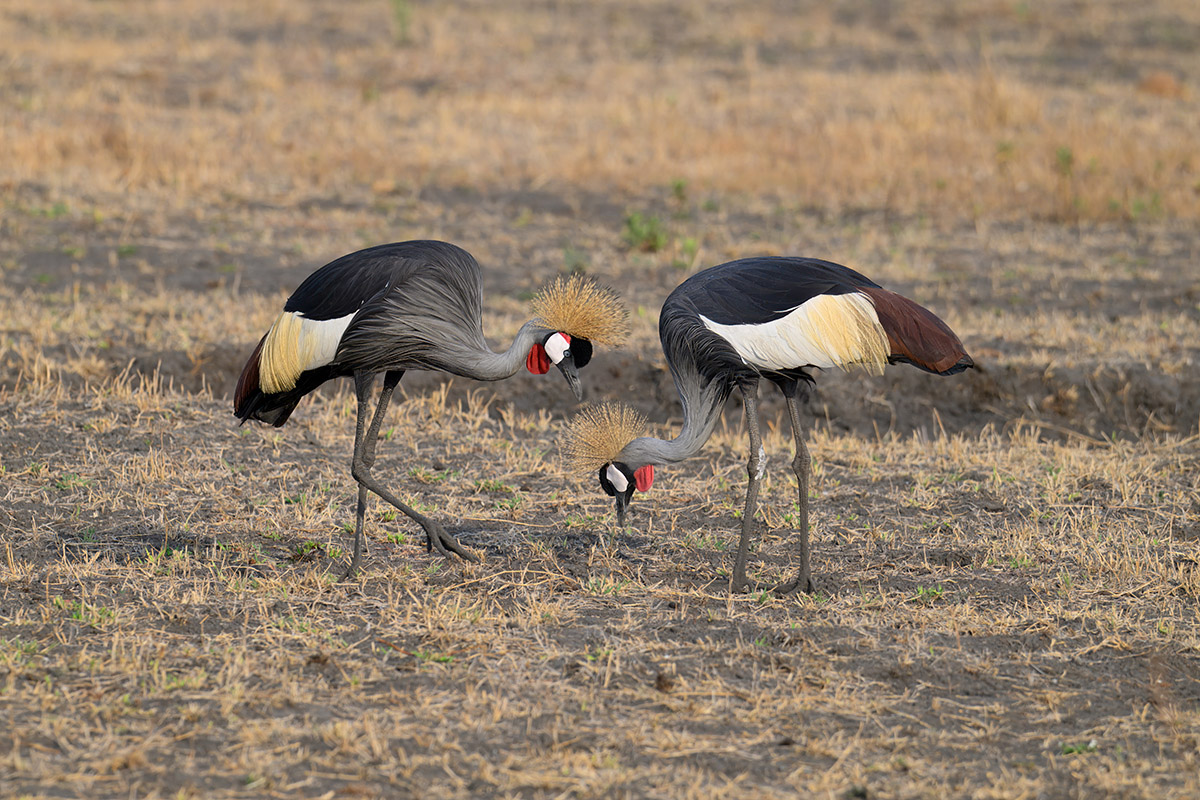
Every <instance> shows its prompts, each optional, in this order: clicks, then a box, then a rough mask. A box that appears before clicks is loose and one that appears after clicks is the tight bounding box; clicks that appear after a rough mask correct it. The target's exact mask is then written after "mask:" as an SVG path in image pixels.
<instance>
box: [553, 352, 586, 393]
mask: <svg viewBox="0 0 1200 800" xmlns="http://www.w3.org/2000/svg"><path fill="white" fill-rule="evenodd" d="M558 369H559V371H561V372H562V374H563V377H564V378H566V379H567V385H568V386H570V387H571V391H572V392H574V393H575V399H576V400H582V399H583V383H582V382H581V381H580V380H579V370H577V369H575V359H573V358H571V357H570V356H568V357H566V358H564V359H563V360H562V361H560V362H558Z"/></svg>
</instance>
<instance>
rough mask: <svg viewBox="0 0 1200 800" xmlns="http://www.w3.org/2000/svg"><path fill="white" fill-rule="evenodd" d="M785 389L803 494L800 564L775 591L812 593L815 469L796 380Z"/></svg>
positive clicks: (795, 469) (799, 504)
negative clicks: (810, 485) (810, 520)
mask: <svg viewBox="0 0 1200 800" xmlns="http://www.w3.org/2000/svg"><path fill="white" fill-rule="evenodd" d="M781 388H782V389H783V395H784V397H785V398H786V399H787V407H788V414H789V415H790V416H791V418H792V436H793V437H794V438H795V440H796V457H795V458H794V459H792V471H793V472H795V473H796V484H797V486H798V491H799V493H800V497H799V500H798V502H797V504H796V505H797V508H798V509H799V511H800V515H799V516H800V520H799V522H798V526H799V529H800V530H799V533H800V567H799V569H798V570H797V571H796V575H795V577H794V578H792V579H791V580H790V581H787V582H785V583H781V584H779V585H777V586H775V587H774V588H773V589H772V591H774V592H779V593H783V594H786V593H788V592H794V591H796V590H797V589H799V590H800V591H802V592H806V593H811V592H813V591H815V590H816V587H815V586H814V585H813V582H812V575H811V573H810V567H809V547H808V477H809V474H810V473H811V471H812V458H811V457H810V456H809V455H808V447H807V446H806V445H805V444H804V428H803V426H802V425H801V424H800V404H799V401H798V400H797V399H796V383H795V382H793V383H791V384H790V385H784V386H782V387H781Z"/></svg>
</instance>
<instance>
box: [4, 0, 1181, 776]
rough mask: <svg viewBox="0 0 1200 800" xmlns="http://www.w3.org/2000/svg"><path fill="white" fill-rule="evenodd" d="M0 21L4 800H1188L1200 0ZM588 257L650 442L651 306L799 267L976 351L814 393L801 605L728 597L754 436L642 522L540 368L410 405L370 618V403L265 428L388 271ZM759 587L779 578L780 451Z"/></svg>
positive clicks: (342, 404) (341, 10)
mask: <svg viewBox="0 0 1200 800" xmlns="http://www.w3.org/2000/svg"><path fill="white" fill-rule="evenodd" d="M678 5H679V4H675V3H667V2H647V3H625V2H596V3H587V4H582V3H581V4H572V3H537V4H534V3H491V2H475V3H454V4H448V3H425V2H411V3H410V2H404V1H403V0H396V1H395V2H392V3H390V4H389V3H385V2H355V3H335V2H332V0H330V1H329V2H283V1H282V0H279V2H262V3H224V2H218V3H211V2H200V0H171V1H170V2H168V1H167V0H162V1H161V2H147V3H126V2H115V1H113V2H85V1H84V0H36V2H34V1H33V0H9V2H6V3H5V4H4V6H3V8H0V41H2V42H3V47H0V76H2V80H0V154H3V155H2V157H0V203H2V210H0V231H2V236H0V273H2V274H3V282H2V283H0V477H2V481H0V498H2V499H0V535H2V537H3V541H2V548H3V553H2V554H0V575H2V587H0V709H2V712H3V713H2V718H3V720H4V725H3V729H2V730H0V795H3V796H6V797H11V796H18V797H39V798H40V797H117V796H120V797H139V798H151V797H197V798H200V797H204V798H207V797H265V796H286V797H371V796H378V797H402V796H415V795H421V796H439V797H477V796H504V797H597V796H605V797H608V796H612V797H671V798H675V797H705V798H707V797H745V798H758V797H784V796H796V795H800V796H820V797H838V798H844V797H846V798H853V797H977V798H1019V797H1097V796H1108V797H1146V798H1160V797H1191V796H1196V795H1197V794H1200V777H1198V776H1200V752H1198V747H1200V678H1198V675H1200V603H1198V599H1200V544H1198V542H1200V521H1198V516H1200V483H1198V479H1197V471H1198V468H1200V431H1198V430H1197V424H1198V422H1200V378H1198V377H1197V361H1198V358H1200V313H1198V309H1200V305H1198V304H1200V274H1198V272H1200V271H1198V269H1197V261H1198V258H1200V235H1198V234H1197V223H1198V222H1200V150H1198V146H1197V141H1198V140H1197V135H1196V130H1197V120H1198V119H1200V97H1198V89H1200V9H1198V8H1197V7H1196V5H1195V4H1194V3H1193V2H1190V0H1158V1H1157V2H1153V1H1152V2H1143V3H1124V4H1097V3H1087V4H1085V3H1017V2H987V3H976V4H956V3H939V2H928V1H926V0H914V2H909V3H902V4H886V5H885V4H867V3H834V4H828V3H800V4H791V3H774V4H763V3H752V2H748V0H745V1H744V0H732V2H723V3H710V4H703V5H702V4H686V8H679V7H677V6H678ZM406 238H443V239H447V240H450V241H454V242H457V243H459V244H461V245H463V246H465V247H466V248H467V249H469V250H471V251H472V252H473V253H474V254H475V255H476V256H477V257H478V258H479V259H480V260H481V261H482V262H483V264H484V266H485V269H486V280H485V284H486V285H485V291H486V294H487V302H486V306H487V315H486V319H485V325H486V329H487V331H488V333H489V335H490V336H491V337H492V339H493V342H494V343H495V345H496V347H498V348H499V347H504V346H506V337H508V336H511V334H512V333H514V332H515V331H516V329H517V328H518V327H519V325H520V323H521V322H522V321H523V319H524V318H525V315H526V314H527V302H526V301H527V299H528V296H529V292H530V291H531V290H532V289H534V288H536V287H537V286H538V285H540V284H542V283H544V282H545V281H547V280H549V279H550V278H552V277H553V276H555V275H557V274H560V273H563V272H569V271H586V272H588V273H589V274H592V275H595V276H596V277H598V278H599V279H601V280H603V281H604V282H606V283H607V284H609V285H611V286H612V287H614V288H615V289H617V290H618V291H620V292H621V293H622V294H623V296H624V297H625V298H626V299H627V300H628V302H629V304H630V307H631V309H632V310H633V315H632V319H633V332H632V335H631V337H630V341H629V343H628V345H627V346H626V347H625V348H623V349H621V350H618V351H613V350H609V351H606V352H601V353H599V354H598V355H597V358H596V359H595V362H594V363H593V365H591V366H589V367H588V368H587V369H586V370H585V371H584V373H583V377H584V379H585V383H587V384H588V386H589V387H590V391H591V397H592V399H601V398H618V397H619V398H622V399H625V400H626V401H628V402H631V403H633V404H634V405H636V406H637V407H638V408H639V409H640V410H642V411H643V412H645V413H646V414H647V415H648V416H649V417H650V420H651V423H652V425H653V427H654V430H655V431H656V432H657V433H658V434H659V435H668V436H669V435H673V432H674V431H676V430H677V429H678V424H679V408H678V405H677V403H676V402H675V399H674V392H673V388H672V385H671V382H670V378H669V375H668V374H667V372H666V369H665V364H664V362H663V359H662V356H661V353H660V352H659V350H658V347H657V338H656V331H655V323H656V315H657V309H658V307H659V304H660V303H661V302H662V299H663V298H664V297H665V295H666V293H667V292H668V291H669V289H670V288H671V287H673V286H674V285H675V284H677V283H678V282H679V281H680V280H682V279H683V278H684V277H686V276H687V275H688V274H690V273H691V272H693V271H695V270H697V269H699V268H701V267H703V266H707V265H710V264H714V263H718V262H720V261H724V260H727V259H730V258H734V257H739V256H744V255H751V254H759V253H774V254H782V253H793V254H794V253H803V254H807V255H815V256H821V257H827V258H831V259H833V260H836V261H840V262H843V263H848V264H850V265H852V266H855V267H856V268H858V269H860V270H862V271H864V272H866V273H867V274H868V275H871V276H873V277H875V278H876V279H877V280H880V281H882V282H883V283H884V284H885V285H887V286H889V287H891V288H894V289H897V290H900V291H903V292H904V293H906V294H908V295H909V296H911V297H914V298H916V299H918V300H919V301H920V302H922V303H924V304H926V305H928V306H929V307H930V308H932V309H934V310H935V311H936V312H938V313H939V314H940V315H941V316H943V317H944V318H945V319H946V320H947V321H948V322H949V323H950V324H951V325H952V326H953V327H954V328H955V329H956V330H957V331H958V333H959V334H960V335H961V336H962V338H963V340H964V342H965V343H966V345H967V347H968V349H969V350H970V352H971V353H972V355H973V356H974V357H975V359H976V362H977V363H978V365H979V369H978V370H977V371H973V372H970V373H968V374H965V375H961V376H957V377H954V378H951V379H939V378H935V377H932V376H928V375H924V374H920V373H918V372H916V371H915V370H911V369H906V368H899V367H898V368H895V369H893V370H890V371H889V373H888V374H887V375H886V376H884V377H883V378H879V379H876V378H870V377H867V376H864V375H861V374H849V375H841V374H825V375H822V376H820V379H819V389H818V391H817V393H816V394H815V395H814V396H813V397H812V398H811V400H810V402H809V404H808V406H807V408H808V412H809V413H808V416H807V420H806V421H807V423H808V428H809V429H808V439H809V443H810V444H809V446H810V448H811V451H812V454H813V456H814V460H815V470H816V472H815V478H814V483H813V486H812V498H813V510H814V517H813V536H814V548H815V562H814V569H815V574H816V578H817V581H818V584H819V591H818V592H817V593H815V594H813V595H811V596H800V597H793V596H785V597H777V596H772V595H770V594H749V595H739V596H730V595H729V594H728V592H727V590H726V582H727V570H728V569H729V567H730V564H731V559H732V551H731V545H732V544H734V543H735V541H736V536H735V530H736V527H737V525H738V524H739V522H738V520H737V519H736V515H737V514H738V513H740V509H741V504H742V499H743V497H742V491H743V486H744V477H745V466H744V459H745V450H746V445H745V439H744V435H743V432H742V429H741V419H740V409H739V408H738V406H737V402H736V399H735V400H733V401H731V403H730V408H729V409H728V410H727V412H726V415H725V422H724V426H723V427H722V428H720V429H718V433H717V435H715V436H714V437H713V439H712V441H711V442H710V443H709V444H708V446H707V447H706V448H705V450H704V451H703V453H702V455H701V456H700V457H698V458H697V459H695V460H694V461H692V462H689V463H687V464H683V465H679V466H678V467H675V468H672V469H662V470H660V471H659V474H658V476H657V482H656V485H655V487H654V489H653V490H652V491H651V492H650V493H648V494H646V495H644V496H638V497H637V498H636V499H635V503H634V506H633V514H632V515H631V523H632V524H631V525H630V527H629V528H628V529H627V530H625V531H622V532H619V533H616V532H614V530H613V527H614V519H613V515H612V511H611V507H610V504H609V503H608V502H607V498H604V497H602V496H600V495H599V493H598V489H597V487H596V485H595V483H594V479H593V478H592V476H581V475H575V474H571V473H569V472H568V471H567V470H566V469H565V467H564V465H563V463H562V461H561V459H560V457H559V454H558V450H557V441H558V436H559V433H558V432H559V430H560V426H561V424H562V422H563V421H564V419H566V418H567V417H568V416H569V415H570V413H572V411H573V410H574V405H573V404H572V403H571V402H569V395H568V393H567V391H566V387H565V385H563V384H562V381H561V380H560V379H559V378H558V377H557V376H556V375H555V374H551V375H548V376H544V377H534V376H530V375H527V374H522V375H519V376H516V377H514V378H512V379H511V380H509V381H505V382H503V383H500V384H493V385H480V384H473V383H471V382H468V381H462V380H457V379H455V380H449V381H447V380H445V379H444V378H443V377H441V376H433V375H410V376H407V377H406V381H405V383H404V384H402V386H404V387H405V389H404V392H405V396H404V402H403V403H401V404H400V405H399V407H397V408H396V409H395V410H394V411H393V412H392V414H391V416H390V417H389V420H388V423H387V425H386V427H385V432H384V439H385V441H383V442H381V443H380V447H379V453H380V455H379V462H378V465H377V472H378V473H379V474H381V475H383V476H386V479H387V481H388V482H389V483H391V485H393V486H394V487H395V488H396V489H397V490H398V492H399V493H400V494H401V495H402V496H404V497H406V498H408V499H409V500H410V502H412V504H414V505H416V506H417V507H418V508H420V509H422V510H425V511H428V512H430V513H433V514H436V515H437V516H438V517H439V518H440V519H442V520H444V521H446V523H447V524H448V526H449V527H450V529H451V530H452V531H454V532H455V533H456V534H457V535H458V536H459V538H460V539H461V540H462V541H463V542H464V543H466V544H468V545H470V546H471V547H472V548H474V549H475V550H476V552H478V553H479V554H480V555H481V556H482V563H480V564H478V565H476V564H465V563H460V562H453V563H447V562H445V561H443V560H441V559H440V558H437V557H433V556H430V555H428V554H426V552H425V550H424V547H423V546H422V543H421V541H420V539H419V537H418V536H417V535H416V533H417V530H416V529H415V527H414V526H413V525H411V524H408V523H407V521H406V520H405V519H404V518H402V517H401V518H399V519H397V517H396V515H395V514H394V513H392V512H391V511H390V510H389V509H388V508H387V507H385V506H383V505H380V504H375V505H373V506H372V510H371V513H370V517H369V536H370V552H369V558H368V561H367V565H366V568H365V570H364V571H363V573H362V574H361V575H360V576H359V577H358V578H356V579H355V580H353V581H352V582H349V583H337V582H336V581H335V580H334V579H333V578H331V575H332V574H336V573H337V570H338V569H339V566H340V565H341V564H344V563H345V559H346V547H347V539H348V537H347V535H346V530H345V528H346V526H348V525H350V524H352V522H353V519H352V513H353V501H354V496H355V487H354V484H353V481H352V479H351V477H350V474H349V457H350V452H351V436H352V428H353V413H354V404H353V400H352V396H351V394H350V393H349V392H348V391H347V387H345V386H332V387H329V388H328V390H326V391H323V392H322V393H321V394H319V395H318V396H316V397H314V398H312V399H311V401H309V402H306V403H305V404H304V405H302V406H301V408H300V409H299V410H298V411H297V413H296V415H295V416H294V417H293V420H292V422H291V423H289V424H288V426H287V427H285V428H283V429H281V430H274V429H263V428H259V427H253V426H247V427H242V428H239V427H236V426H235V425H234V424H233V419H232V417H231V415H230V408H229V406H230V403H229V394H230V390H231V386H232V383H233V381H234V379H235V377H236V374H237V372H238V370H239V369H240V367H241V363H242V360H243V359H244V358H245V357H246V355H247V354H248V352H249V350H250V348H251V346H252V345H253V343H254V342H255V341H256V340H257V337H258V336H260V335H261V333H262V331H263V330H265V328H266V326H267V325H269V323H270V321H271V319H272V318H273V316H274V314H275V312H276V310H277V309H278V308H279V307H280V305H281V303H282V301H283V299H284V298H285V297H286V295H287V293H288V292H289V291H290V290H291V289H292V288H293V287H294V286H295V285H296V284H298V283H299V281H300V280H301V279H302V278H303V277H304V276H305V275H307V274H308V272H309V271H311V270H312V269H314V268H315V267H317V266H320V265H321V264H322V263H324V262H326V261H327V260H329V259H331V258H333V257H335V256H337V255H341V254H342V253H345V252H349V251H351V250H354V249H357V248H359V247H361V246H366V245H369V244H376V243H381V242H386V241H395V240H400V239H406ZM763 396H764V400H765V401H766V402H767V406H766V419H767V421H768V422H769V424H770V428H771V430H770V433H769V435H768V437H767V442H766V447H767V452H768V455H769V457H770V459H771V464H770V469H769V472H768V476H769V483H768V484H767V487H766V490H765V493H764V497H763V508H762V511H761V523H762V533H763V541H762V543H761V545H760V546H759V547H758V549H757V551H756V552H755V553H754V554H753V561H752V570H753V571H755V572H757V573H758V574H759V576H760V577H762V578H764V579H769V578H773V577H782V576H784V575H786V574H787V573H788V570H789V563H790V559H791V558H792V555H793V553H794V541H793V537H792V536H791V535H790V534H791V533H792V531H793V530H794V528H793V524H792V522H793V518H792V511H793V500H794V492H795V489H794V482H793V481H792V478H791V473H790V471H789V470H788V468H787V464H788V462H789V461H790V459H791V443H790V433H789V432H788V429H787V426H786V422H785V419H784V417H783V415H782V414H781V413H780V411H781V405H780V404H779V403H778V400H777V398H774V397H770V396H769V393H768V392H766V391H765V390H764V392H763Z"/></svg>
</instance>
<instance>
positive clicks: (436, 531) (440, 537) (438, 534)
mask: <svg viewBox="0 0 1200 800" xmlns="http://www.w3.org/2000/svg"><path fill="white" fill-rule="evenodd" d="M434 550H437V551H438V552H439V553H441V554H442V555H443V556H445V557H446V558H450V556H452V555H455V556H458V557H459V558H461V559H462V560H463V561H470V562H473V563H476V564H477V563H479V557H478V556H476V555H475V554H474V553H472V552H471V551H469V550H466V549H464V548H463V546H462V545H461V544H459V543H458V540H457V539H455V538H454V537H453V536H451V535H450V534H449V533H447V532H446V529H445V528H443V527H442V526H441V525H440V524H439V523H437V522H434V521H433V520H429V524H428V525H426V526H425V552H427V553H428V552H432V551H434Z"/></svg>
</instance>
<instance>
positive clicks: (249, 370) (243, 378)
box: [233, 334, 267, 421]
mask: <svg viewBox="0 0 1200 800" xmlns="http://www.w3.org/2000/svg"><path fill="white" fill-rule="evenodd" d="M266 341H267V335H266V334H264V335H263V337H262V338H261V339H259V340H258V346H257V347H255V348H254V352H253V353H251V354H250V359H249V360H248V361H247V362H246V366H244V367H242V374H241V375H240V376H238V382H237V389H235V390H234V392H233V413H235V414H237V415H238V416H239V417H241V418H242V420H243V421H245V419H246V416H245V415H243V413H242V411H243V409H244V408H245V406H246V403H247V402H248V401H249V400H250V397H251V395H253V394H254V393H255V392H258V391H259V376H258V364H259V361H260V360H261V358H262V349H263V344H264V343H265V342H266Z"/></svg>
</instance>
